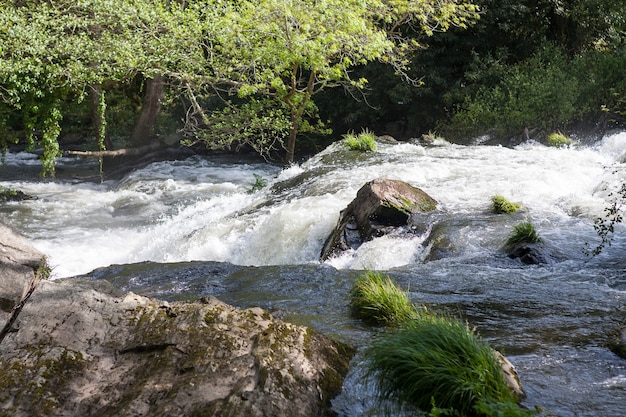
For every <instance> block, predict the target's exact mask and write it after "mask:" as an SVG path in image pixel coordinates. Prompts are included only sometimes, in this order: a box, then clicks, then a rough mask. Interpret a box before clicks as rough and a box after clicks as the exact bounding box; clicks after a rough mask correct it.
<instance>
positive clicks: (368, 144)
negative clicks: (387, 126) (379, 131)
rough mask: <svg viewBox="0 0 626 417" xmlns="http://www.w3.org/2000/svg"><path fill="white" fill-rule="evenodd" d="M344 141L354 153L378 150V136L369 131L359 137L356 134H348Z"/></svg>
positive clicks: (363, 132)
mask: <svg viewBox="0 0 626 417" xmlns="http://www.w3.org/2000/svg"><path fill="white" fill-rule="evenodd" d="M343 141H344V143H345V144H346V146H347V147H348V149H350V150H353V151H361V152H368V151H375V150H376V135H375V134H374V132H371V131H369V130H367V129H365V130H363V131H362V132H361V133H359V134H358V135H355V134H354V132H350V133H347V134H345V135H344V136H343Z"/></svg>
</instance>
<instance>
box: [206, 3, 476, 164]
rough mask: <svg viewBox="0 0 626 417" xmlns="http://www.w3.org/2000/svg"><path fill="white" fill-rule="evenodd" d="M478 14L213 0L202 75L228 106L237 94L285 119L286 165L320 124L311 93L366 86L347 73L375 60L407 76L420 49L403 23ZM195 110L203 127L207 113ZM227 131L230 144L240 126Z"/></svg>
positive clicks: (435, 24)
mask: <svg viewBox="0 0 626 417" xmlns="http://www.w3.org/2000/svg"><path fill="white" fill-rule="evenodd" d="M476 12H477V8H476V7H475V6H473V5H471V4H469V3H466V2H463V1H462V0H425V1H420V2H415V1H409V0H369V1H364V0H315V1H314V0H287V1H285V0H261V1H236V2H222V1H214V2H213V5H212V7H210V8H207V9H205V12H204V13H205V14H206V15H207V18H205V19H204V21H205V23H206V25H207V26H206V27H205V29H204V31H203V32H204V33H205V36H206V39H207V45H206V46H207V53H206V55H207V60H206V72H205V75H206V76H207V80H208V82H209V83H210V85H211V86H212V87H213V89H214V90H215V91H216V92H217V93H218V94H225V95H228V96H229V97H230V98H231V100H230V101H229V102H228V105H227V109H229V110H230V109H232V107H231V106H234V105H236V104H237V103H236V100H235V101H234V102H233V100H232V97H237V100H244V102H246V101H247V102H248V103H255V105H258V104H265V105H268V104H269V105H270V106H271V107H272V112H274V114H275V115H276V116H277V117H279V118H282V119H283V120H281V121H279V123H284V118H286V119H287V123H288V125H289V128H288V135H287V140H286V143H283V142H282V139H280V140H279V141H278V142H279V143H281V144H282V145H284V148H285V151H286V155H285V162H286V163H287V164H289V163H291V162H293V159H294V154H295V146H296V137H297V136H298V133H300V132H301V131H302V130H303V129H305V130H306V129H309V128H311V127H312V126H315V125H318V123H317V122H319V120H317V119H318V118H317V107H316V105H315V102H314V101H313V97H314V96H316V95H317V94H318V93H320V92H321V91H323V90H325V89H327V88H331V87H336V86H344V87H353V88H357V89H362V88H364V87H365V86H366V84H367V80H366V79H365V78H358V79H354V78H353V77H352V74H351V71H352V70H354V69H355V68H357V67H358V66H363V65H365V64H367V63H370V62H373V61H379V62H383V63H386V64H390V65H392V66H393V67H394V68H395V69H396V71H397V72H398V73H401V74H405V75H406V70H407V63H408V61H407V57H408V54H409V52H410V51H411V50H414V49H415V48H418V47H419V46H420V44H419V42H417V41H415V40H414V39H409V38H408V37H407V36H406V35H405V32H404V31H406V30H407V28H410V27H412V28H416V29H417V30H418V31H420V32H421V33H425V34H432V33H433V32H434V31H435V30H446V29H448V28H449V27H450V26H452V25H456V26H461V27H465V26H467V25H468V24H469V23H471V22H472V21H473V20H474V19H475V18H476V17H477V14H476ZM244 108H245V107H244ZM198 114H199V115H200V117H201V124H203V125H204V127H207V125H208V122H209V119H208V116H207V115H206V114H205V113H204V112H203V111H200V110H198ZM278 132H279V133H280V132H281V130H280V129H279V130H278ZM233 133H234V134H233V135H230V139H231V141H233V142H234V141H237V140H238V139H239V138H240V135H241V131H240V130H235V131H234V132H233ZM206 141H208V142H209V145H211V144H210V139H207V140H206ZM269 143H274V142H272V141H270V142H269ZM265 151H267V152H268V151H270V149H266V150H265Z"/></svg>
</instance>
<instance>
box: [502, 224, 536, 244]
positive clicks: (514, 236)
mask: <svg viewBox="0 0 626 417" xmlns="http://www.w3.org/2000/svg"><path fill="white" fill-rule="evenodd" d="M541 242H543V239H541V237H539V234H538V233H537V230H536V229H535V226H533V225H532V223H530V222H522V223H519V224H517V225H515V226H513V231H512V232H511V234H510V235H509V238H508V239H507V241H506V247H509V248H510V247H512V246H515V245H518V244H521V243H541Z"/></svg>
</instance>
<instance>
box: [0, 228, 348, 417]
mask: <svg viewBox="0 0 626 417" xmlns="http://www.w3.org/2000/svg"><path fill="white" fill-rule="evenodd" d="M43 259H44V258H43V255H42V254H41V253H39V252H37V251H36V250H35V249H34V248H33V247H32V246H30V244H29V243H28V241H27V240H26V239H25V238H23V237H22V236H21V235H19V233H17V232H16V231H15V230H14V229H12V228H10V227H8V226H6V225H4V224H2V223H0V268H1V271H2V278H1V279H0V301H1V303H0V307H1V310H2V316H0V319H1V320H2V323H0V325H4V323H5V322H9V321H11V317H13V318H14V320H12V324H11V325H10V328H9V327H7V328H6V332H5V337H4V340H2V342H0V416H12V417H19V416H90V415H98V416H173V415H175V416H195V415H203V416H210V415H219V416H227V415H232V416H240V415H246V416H291V415H301V416H325V415H332V414H333V413H332V411H331V410H330V400H331V399H332V398H333V397H334V396H336V395H337V394H338V393H339V392H340V390H341V386H342V381H343V377H344V376H345V374H346V372H347V370H348V363H349V360H350V358H351V356H352V353H353V351H352V349H351V348H349V347H347V346H345V345H343V344H341V343H337V342H335V341H332V340H330V339H328V338H327V337H325V336H323V335H321V334H319V333H316V332H314V331H312V330H310V329H308V328H306V327H303V326H297V325H294V324H290V323H286V322H283V321H281V320H278V319H276V318H274V317H272V316H271V315H270V314H269V313H268V312H266V311H264V310H262V309H260V308H250V309H245V310H242V309H237V308H235V307H232V306H230V305H227V304H225V303H223V302H221V301H219V300H217V299H215V298H212V297H209V298H202V299H200V300H197V301H195V302H188V303H182V302H180V303H179V302H176V303H167V302H164V301H160V300H156V299H151V298H147V297H142V296H139V295H136V294H133V293H121V292H120V291H118V290H116V289H115V288H114V287H113V286H112V285H111V284H109V283H107V282H104V281H93V280H87V279H82V280H67V281H64V282H56V281H52V282H51V281H45V280H41V281H38V279H39V278H40V277H41V274H42V271H45V269H44V268H43V262H42V261H43ZM33 284H37V285H36V289H35V290H34V291H33V292H32V295H31V296H30V298H29V299H28V300H26V302H25V303H22V304H23V308H22V309H21V311H20V307H21V304H20V301H22V300H23V299H24V298H25V295H26V294H27V293H28V290H29V288H33V287H34V285H33ZM16 313H19V315H17V316H16Z"/></svg>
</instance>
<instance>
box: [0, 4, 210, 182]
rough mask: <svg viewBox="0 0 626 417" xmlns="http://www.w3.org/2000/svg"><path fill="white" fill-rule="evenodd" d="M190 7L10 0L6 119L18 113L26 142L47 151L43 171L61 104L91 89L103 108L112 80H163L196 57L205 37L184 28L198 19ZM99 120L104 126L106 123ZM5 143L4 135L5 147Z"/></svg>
mask: <svg viewBox="0 0 626 417" xmlns="http://www.w3.org/2000/svg"><path fill="white" fill-rule="evenodd" d="M186 12H187V9H186V8H185V7H183V6H182V5H181V4H180V3H178V2H172V1H168V0H135V1H132V2H129V1H123V0H84V1H81V2H76V1H71V0H59V1H55V2H49V1H43V0H32V1H15V2H12V4H10V5H9V4H6V2H4V3H3V5H2V6H0V48H1V49H0V124H1V123H4V124H5V125H6V123H8V122H9V118H10V117H9V116H8V115H11V116H12V115H13V114H15V112H16V111H17V112H20V113H21V114H22V115H23V117H22V121H21V125H22V128H23V129H24V131H25V137H24V139H25V141H26V142H27V144H28V145H29V147H30V148H31V149H32V148H34V147H35V146H40V147H41V148H42V150H43V153H42V157H41V159H42V163H43V174H44V175H45V174H54V159H55V158H56V157H57V156H60V150H59V145H58V141H57V139H58V136H59V134H60V121H61V119H62V117H63V115H62V112H61V104H62V103H63V102H64V101H67V100H76V101H82V100H83V99H84V98H85V96H86V95H87V94H88V93H89V92H92V93H93V95H92V99H93V103H95V104H97V105H98V106H99V108H100V109H103V108H106V103H103V102H102V100H101V99H102V98H103V97H104V96H103V95H102V92H103V91H104V87H105V86H106V85H111V84H113V85H116V84H120V83H128V82H130V81H131V80H132V79H133V78H134V77H136V76H138V75H141V76H142V77H144V78H145V79H153V78H155V77H156V79H158V77H160V76H161V75H164V74H166V73H170V72H171V73H174V72H176V71H175V70H176V69H178V68H179V67H180V66H184V65H187V64H188V63H189V59H190V58H191V59H197V58H198V55H194V54H193V48H195V49H199V47H198V45H199V40H198V39H197V38H194V37H190V36H188V34H189V33H191V32H188V31H181V30H180V28H181V27H182V28H188V27H191V24H188V23H187V22H194V21H195V17H193V16H189V15H187V14H186ZM189 42H191V44H189ZM200 57H201V55H200ZM156 84H157V86H158V83H156ZM2 115H4V117H1V116H2ZM93 119H94V121H95V122H96V124H98V125H99V126H102V125H103V123H104V122H105V121H104V120H101V118H100V117H99V116H98V117H95V116H94V117H93ZM148 122H149V121H148ZM0 130H1V129H0ZM98 130H99V129H98ZM6 146H7V143H6V140H5V138H4V136H3V137H1V138H0V148H4V149H6Z"/></svg>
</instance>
